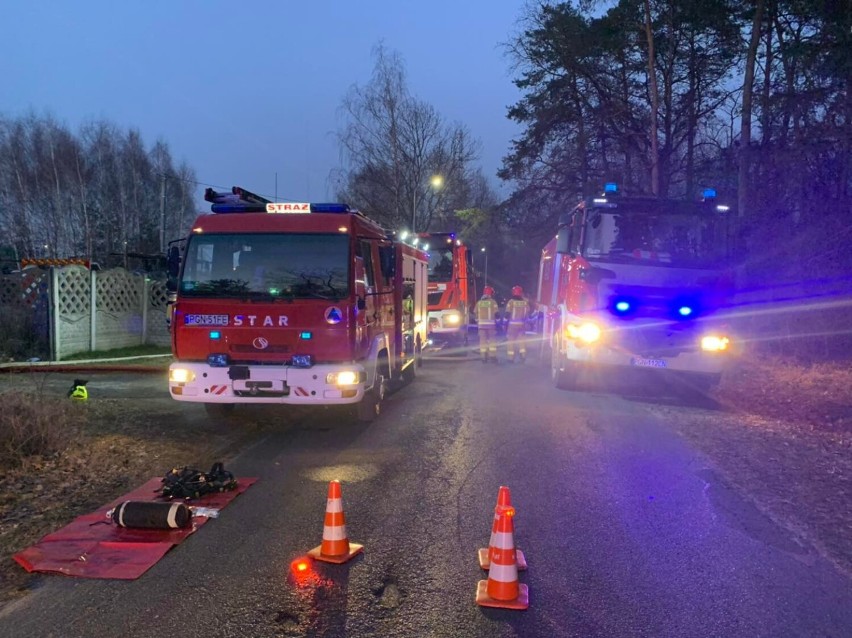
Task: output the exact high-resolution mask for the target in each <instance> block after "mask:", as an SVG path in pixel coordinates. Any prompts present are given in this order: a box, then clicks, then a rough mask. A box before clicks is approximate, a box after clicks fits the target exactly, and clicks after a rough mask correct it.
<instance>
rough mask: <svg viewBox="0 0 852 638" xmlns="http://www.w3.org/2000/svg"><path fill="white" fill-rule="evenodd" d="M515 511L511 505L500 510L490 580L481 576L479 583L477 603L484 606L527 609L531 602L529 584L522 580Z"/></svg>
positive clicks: (489, 572)
mask: <svg viewBox="0 0 852 638" xmlns="http://www.w3.org/2000/svg"><path fill="white" fill-rule="evenodd" d="M514 515H515V510H514V509H513V508H511V507H506V508H504V509H502V510H501V511H500V512H499V513H498V514H497V516H498V519H499V520H498V521H497V535H496V538H495V539H494V544H493V546H492V550H491V569H489V570H488V580H480V581H479V583H478V584H477V586H476V604H477V605H480V606H482V607H501V608H503V609H527V608H528V607H529V606H530V592H529V588H528V587H527V586H526V585H524V584H523V583H519V582H518V565H517V563H516V562H515V539H514V531H513V526H512V517H513V516H514Z"/></svg>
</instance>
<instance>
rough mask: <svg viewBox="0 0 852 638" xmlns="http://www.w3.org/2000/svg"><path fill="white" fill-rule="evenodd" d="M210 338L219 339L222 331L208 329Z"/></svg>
mask: <svg viewBox="0 0 852 638" xmlns="http://www.w3.org/2000/svg"><path fill="white" fill-rule="evenodd" d="M210 338H211V339H212V340H213V341H216V340H217V339H221V338H222V333H221V332H219V331H218V330H211V331H210Z"/></svg>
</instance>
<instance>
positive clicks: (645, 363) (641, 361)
mask: <svg viewBox="0 0 852 638" xmlns="http://www.w3.org/2000/svg"><path fill="white" fill-rule="evenodd" d="M630 365H634V366H641V367H643V368H665V367H666V362H665V360H664V359H645V358H644V357H633V358H632V359H631V360H630Z"/></svg>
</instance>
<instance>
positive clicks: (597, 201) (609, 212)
mask: <svg viewBox="0 0 852 638" xmlns="http://www.w3.org/2000/svg"><path fill="white" fill-rule="evenodd" d="M728 215H729V210H728V207H727V206H725V205H722V204H720V203H718V202H717V201H716V199H715V192H713V191H711V190H708V191H706V192H705V196H704V198H703V200H702V201H700V202H686V201H680V200H671V199H662V198H653V197H623V196H621V195H620V193H619V192H618V189H617V186H616V185H614V184H609V185H607V188H606V190H605V191H604V192H603V193H602V194H600V195H598V196H596V197H592V198H589V199H587V200H584V201H582V202H580V204H578V205H577V207H576V208H574V210H573V211H571V212H570V213H567V214H564V215H563V216H562V217H561V218H560V220H559V229H558V235H557V237H556V238H555V239H553V240H551V241H550V242H549V243H548V244H547V246H545V248H544V250H543V251H542V257H541V266H540V272H539V286H538V299H537V302H538V310H540V311H541V315H542V316H543V317H544V326H543V329H544V330H543V332H544V345H545V352H548V351H549V353H550V363H551V370H552V377H553V382H554V384H555V385H556V386H557V387H559V388H563V389H567V388H571V387H574V386H575V384H576V383H577V382H578V381H579V380H580V379H581V378H583V376H584V375H590V374H597V375H598V380H599V381H603V380H608V379H611V374H612V373H613V372H617V371H635V372H636V373H640V375H641V376H643V377H645V378H647V377H648V375H651V374H656V373H663V374H667V375H676V376H677V377H679V378H681V379H685V380H686V381H687V382H688V383H689V384H690V385H691V386H692V387H693V388H697V389H701V390H704V389H707V388H709V387H711V386H713V385H715V384H717V383H718V382H719V379H720V375H721V373H722V371H723V370H724V369H725V367H726V365H727V363H728V361H729V359H730V355H731V350H732V347H733V343H732V337H731V335H730V333H729V332H728V328H727V326H726V325H725V322H724V321H723V319H722V318H721V317H720V316H719V315H720V313H719V311H720V309H721V308H722V307H723V306H724V305H725V304H726V303H727V302H728V301H729V299H730V296H731V294H732V292H733V275H732V268H731V267H730V263H731V262H730V255H729V254H728V231H727V228H728V223H727V217H728Z"/></svg>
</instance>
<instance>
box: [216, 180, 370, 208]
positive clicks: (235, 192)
mask: <svg viewBox="0 0 852 638" xmlns="http://www.w3.org/2000/svg"><path fill="white" fill-rule="evenodd" d="M204 199H205V200H206V201H208V202H210V203H211V206H210V210H211V211H212V212H214V213H267V212H272V213H306V212H311V213H354V212H355V211H353V210H352V209H350V208H349V206H348V205H347V204H340V203H336V202H335V203H321V204H308V203H304V204H292V205H291V204H289V203H282V204H278V203H276V202H273V201H272V200H270V199H266V198H265V197H263V196H262V195H256V194H255V193H252V192H251V191H248V190H246V189H245V188H240V187H239V186H234V187H233V188H231V192H217V191H215V190H214V189H212V188H208V189H206V190H205V191H204ZM268 204H271V205H272V207H273V208H272V210H270V208H268V207H267V205H268ZM290 206H292V208H290Z"/></svg>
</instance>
